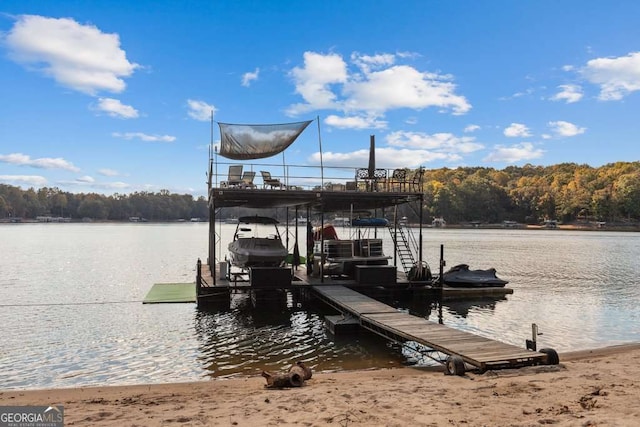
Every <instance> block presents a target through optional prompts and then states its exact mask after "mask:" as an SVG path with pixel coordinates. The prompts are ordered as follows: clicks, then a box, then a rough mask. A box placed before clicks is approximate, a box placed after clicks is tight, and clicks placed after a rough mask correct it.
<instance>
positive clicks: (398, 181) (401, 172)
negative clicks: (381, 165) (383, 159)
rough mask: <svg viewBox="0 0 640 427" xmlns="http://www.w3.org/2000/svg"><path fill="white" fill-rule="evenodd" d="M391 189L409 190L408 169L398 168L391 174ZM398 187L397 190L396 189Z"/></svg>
mask: <svg viewBox="0 0 640 427" xmlns="http://www.w3.org/2000/svg"><path fill="white" fill-rule="evenodd" d="M390 184H391V186H390V187H391V188H390V190H391V191H400V192H402V191H406V190H407V170H406V169H396V170H394V171H393V175H391V183H390ZM396 187H397V190H396Z"/></svg>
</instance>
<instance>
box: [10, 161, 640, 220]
mask: <svg viewBox="0 0 640 427" xmlns="http://www.w3.org/2000/svg"><path fill="white" fill-rule="evenodd" d="M418 173H422V174H423V176H422V179H421V181H420V182H421V187H422V191H423V192H424V215H425V216H427V217H443V218H445V219H446V220H447V222H449V223H454V224H455V223H464V222H472V221H478V222H483V223H499V222H502V221H505V220H509V221H517V222H521V223H530V224H533V223H539V222H541V221H544V220H558V221H561V222H574V221H581V220H584V221H605V222H630V221H631V222H637V221H639V220H640V162H617V163H611V164H607V165H604V166H600V167H591V166H589V165H579V164H575V163H561V164H557V165H552V166H534V165H529V164H528V165H524V166H509V167H507V168H505V169H502V170H496V169H493V168H485V167H459V168H455V169H449V168H440V169H426V170H421V169H417V170H416V169H414V170H409V169H408V170H407V176H408V179H409V180H411V179H412V178H413V177H414V176H415V174H418ZM403 212H404V213H405V215H406V216H408V217H413V218H415V211H412V210H410V209H407V208H404V209H403ZM43 215H51V216H60V217H70V218H72V219H82V218H85V217H86V218H92V219H96V220H128V219H129V218H130V217H140V218H145V219H148V220H150V221H172V220H178V219H188V218H201V219H207V218H208V217H209V209H208V204H207V200H206V198H204V197H198V198H194V197H193V196H192V195H190V194H172V193H170V192H169V191H167V190H161V191H160V192H157V193H154V192H135V193H131V194H114V195H104V194H96V193H89V194H74V193H69V192H65V191H61V190H60V189H58V188H46V187H45V188H41V189H38V190H36V189H33V188H29V189H27V190H23V189H21V188H20V187H15V186H10V185H4V184H0V218H7V217H19V218H36V217H38V216H43ZM425 219H427V218H425Z"/></svg>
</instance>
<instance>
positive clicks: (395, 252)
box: [393, 205, 398, 267]
mask: <svg viewBox="0 0 640 427" xmlns="http://www.w3.org/2000/svg"><path fill="white" fill-rule="evenodd" d="M393 209H394V210H393V265H394V266H395V267H398V205H395V207H394V208H393Z"/></svg>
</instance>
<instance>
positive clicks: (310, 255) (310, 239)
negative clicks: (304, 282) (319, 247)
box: [306, 206, 314, 276]
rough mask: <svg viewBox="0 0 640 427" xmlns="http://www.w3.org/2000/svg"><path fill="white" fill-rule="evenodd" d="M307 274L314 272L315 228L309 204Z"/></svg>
mask: <svg viewBox="0 0 640 427" xmlns="http://www.w3.org/2000/svg"><path fill="white" fill-rule="evenodd" d="M306 225H307V276H310V275H311V274H312V273H313V252H314V248H313V245H314V244H313V228H312V226H311V208H309V206H307V224H306Z"/></svg>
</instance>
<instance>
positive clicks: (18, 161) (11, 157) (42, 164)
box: [0, 153, 80, 172]
mask: <svg viewBox="0 0 640 427" xmlns="http://www.w3.org/2000/svg"><path fill="white" fill-rule="evenodd" d="M0 162H2V163H9V164H12V165H16V166H30V167H33V168H40V169H63V170H67V171H70V172H78V171H79V170H80V169H79V168H77V167H75V166H74V165H73V163H71V162H68V161H66V160H65V159H63V158H61V157H56V158H51V157H41V158H39V159H32V158H31V156H28V155H26V154H22V153H12V154H4V155H3V154H0Z"/></svg>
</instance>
